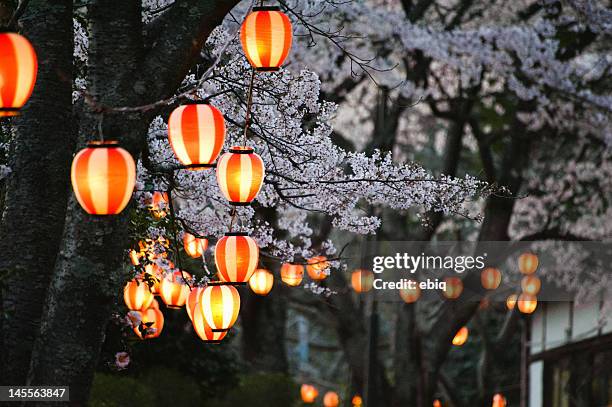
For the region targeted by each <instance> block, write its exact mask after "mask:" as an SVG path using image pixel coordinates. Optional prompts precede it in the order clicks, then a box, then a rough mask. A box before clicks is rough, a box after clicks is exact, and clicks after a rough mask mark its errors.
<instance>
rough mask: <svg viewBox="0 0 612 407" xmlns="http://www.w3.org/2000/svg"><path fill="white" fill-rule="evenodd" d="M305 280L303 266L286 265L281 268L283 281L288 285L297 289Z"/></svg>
mask: <svg viewBox="0 0 612 407" xmlns="http://www.w3.org/2000/svg"><path fill="white" fill-rule="evenodd" d="M303 278H304V266H302V265H301V264H291V263H285V264H283V265H282V266H281V280H283V282H284V283H285V284H287V285H290V286H292V287H297V286H298V285H300V284H301V283H302V279H303Z"/></svg>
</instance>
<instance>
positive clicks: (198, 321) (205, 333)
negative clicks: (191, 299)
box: [191, 290, 228, 343]
mask: <svg viewBox="0 0 612 407" xmlns="http://www.w3.org/2000/svg"><path fill="white" fill-rule="evenodd" d="M203 291H204V290H202V292H203ZM200 298H201V297H200ZM191 322H192V324H193V330H194V331H195V332H196V334H198V336H199V337H200V339H202V340H203V341H204V342H207V343H220V342H221V341H222V340H223V338H225V336H226V335H227V332H228V331H213V329H212V328H211V327H210V325H208V324H207V323H206V318H205V317H204V313H203V310H202V307H201V306H200V304H199V303H198V304H196V306H195V307H194V308H193V318H192V319H191Z"/></svg>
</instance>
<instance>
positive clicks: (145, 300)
mask: <svg viewBox="0 0 612 407" xmlns="http://www.w3.org/2000/svg"><path fill="white" fill-rule="evenodd" d="M153 299H154V298H153V294H151V291H150V290H149V286H148V285H147V284H146V283H144V282H142V281H138V280H136V279H134V280H132V281H128V283H127V284H126V285H125V287H124V288H123V301H124V302H125V306H126V307H128V308H129V309H131V310H133V311H140V310H143V309H147V308H149V306H150V305H151V302H153Z"/></svg>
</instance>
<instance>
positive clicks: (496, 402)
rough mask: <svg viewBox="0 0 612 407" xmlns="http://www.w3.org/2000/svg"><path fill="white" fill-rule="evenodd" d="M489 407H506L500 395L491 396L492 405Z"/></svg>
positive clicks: (504, 399)
mask: <svg viewBox="0 0 612 407" xmlns="http://www.w3.org/2000/svg"><path fill="white" fill-rule="evenodd" d="M491 407H506V398H505V397H504V396H502V395H501V394H496V395H494V396H493V405H492V406H491Z"/></svg>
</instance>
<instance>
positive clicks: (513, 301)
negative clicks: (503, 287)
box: [506, 294, 518, 310]
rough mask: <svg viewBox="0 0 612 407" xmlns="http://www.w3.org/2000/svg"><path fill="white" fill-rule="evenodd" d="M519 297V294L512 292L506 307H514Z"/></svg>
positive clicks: (510, 308)
mask: <svg viewBox="0 0 612 407" xmlns="http://www.w3.org/2000/svg"><path fill="white" fill-rule="evenodd" d="M517 299H518V295H516V294H510V295H509V296H508V298H507V299H506V307H507V308H508V309H509V310H512V309H514V307H515V306H516V300H517Z"/></svg>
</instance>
